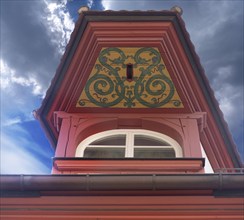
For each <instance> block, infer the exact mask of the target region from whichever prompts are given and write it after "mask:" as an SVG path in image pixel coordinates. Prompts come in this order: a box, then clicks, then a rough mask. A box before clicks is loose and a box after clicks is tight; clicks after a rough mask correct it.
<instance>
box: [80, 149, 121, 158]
mask: <svg viewBox="0 0 244 220" xmlns="http://www.w3.org/2000/svg"><path fill="white" fill-rule="evenodd" d="M124 157H125V148H117V147H116V148H115V147H87V148H86V149H85V151H84V158H124Z"/></svg>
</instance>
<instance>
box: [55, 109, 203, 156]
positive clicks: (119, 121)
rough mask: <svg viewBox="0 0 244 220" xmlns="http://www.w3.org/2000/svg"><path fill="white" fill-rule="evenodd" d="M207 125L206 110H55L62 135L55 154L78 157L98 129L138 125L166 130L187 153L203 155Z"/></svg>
mask: <svg viewBox="0 0 244 220" xmlns="http://www.w3.org/2000/svg"><path fill="white" fill-rule="evenodd" d="M63 121H64V123H63ZM205 125H206V114H205V113H194V114H137V115H134V114H94V113H93V114H77V113H75V114H71V113H65V112H55V127H56V128H57V131H59V137H60V139H59V140H58V144H57V148H56V153H55V157H74V156H75V151H76V148H77V146H78V144H79V143H80V142H81V141H82V140H84V139H85V138H87V137H89V136H90V135H93V134H96V133H98V132H102V131H106V130H112V129H124V128H127V129H129V128H137V129H145V130H152V131H157V132H160V133H164V134H166V135H168V136H170V137H172V138H173V139H175V140H176V141H178V143H179V144H180V145H181V147H182V150H183V154H184V157H189V158H191V157H195V158H199V157H202V155H201V151H200V139H199V135H198V132H202V131H203V128H204V127H205Z"/></svg>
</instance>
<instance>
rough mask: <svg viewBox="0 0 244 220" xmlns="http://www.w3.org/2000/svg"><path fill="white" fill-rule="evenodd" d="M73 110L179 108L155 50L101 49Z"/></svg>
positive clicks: (176, 97) (175, 92) (179, 104)
mask: <svg viewBox="0 0 244 220" xmlns="http://www.w3.org/2000/svg"><path fill="white" fill-rule="evenodd" d="M76 107H110V108H183V104H182V101H181V99H180V97H179V94H178V92H177V90H176V88H175V86H174V83H173V81H172V79H171V77H170V75H169V72H168V70H167V67H166V66H165V63H164V61H163V59H162V57H161V55H160V52H159V50H158V49H157V48H152V47H141V48H140V47H120V48H117V47H108V48H102V50H101V52H100V53H99V56H98V58H97V60H96V62H95V65H94V67H93V69H92V71H91V73H90V75H89V79H88V80H87V83H86V85H85V88H84V89H83V91H82V93H81V95H80V97H79V100H78V101H77V104H76Z"/></svg>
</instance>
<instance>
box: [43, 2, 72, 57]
mask: <svg viewBox="0 0 244 220" xmlns="http://www.w3.org/2000/svg"><path fill="white" fill-rule="evenodd" d="M44 2H45V4H46V7H47V14H45V15H43V16H42V19H43V22H45V23H46V25H45V26H46V28H48V29H49V36H50V40H51V41H52V43H53V44H54V45H56V46H57V48H58V51H59V54H61V55H62V54H63V52H64V49H65V46H66V45H67V43H68V41H69V38H70V34H71V33H72V31H73V29H74V22H73V20H72V18H71V16H70V14H69V13H68V11H67V10H66V3H67V1H65V0H63V1H60V2H51V3H50V2H49V1H47V0H45V1H44Z"/></svg>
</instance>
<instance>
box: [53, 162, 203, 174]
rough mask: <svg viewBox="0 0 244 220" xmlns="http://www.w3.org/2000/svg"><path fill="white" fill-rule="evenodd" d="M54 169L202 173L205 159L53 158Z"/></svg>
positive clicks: (93, 172) (64, 171)
mask: <svg viewBox="0 0 244 220" xmlns="http://www.w3.org/2000/svg"><path fill="white" fill-rule="evenodd" d="M53 167H54V168H53V174H72V173H73V174H74V173H77V174H78V173H79V174H87V173H92V174H108V173H111V174H112V173H113V174H121V173H126V174H135V173H141V174H142V173H145V174H148V173H150V174H151V173H199V172H201V173H202V172H203V168H204V158H169V159H135V158H126V159H87V158H53Z"/></svg>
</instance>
